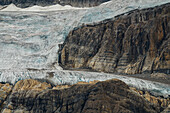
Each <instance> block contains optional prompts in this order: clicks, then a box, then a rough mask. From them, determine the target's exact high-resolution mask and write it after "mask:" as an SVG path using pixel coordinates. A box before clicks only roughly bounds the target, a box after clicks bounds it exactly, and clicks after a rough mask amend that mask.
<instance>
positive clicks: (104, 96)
mask: <svg viewBox="0 0 170 113" xmlns="http://www.w3.org/2000/svg"><path fill="white" fill-rule="evenodd" d="M21 83H22V82H21ZM22 85H23V84H21V86H22ZM24 86H25V85H23V87H24ZM27 86H29V85H27ZM29 89H30V88H29ZM6 112H9V113H11V112H23V113H66V112H67V113H68V112H69V113H99V112H100V113H104V112H106V113H121V112H126V113H127V112H128V113H132V112H133V113H155V112H160V109H158V108H157V107H154V106H152V105H151V104H150V103H149V102H148V101H146V100H145V99H144V98H143V97H141V96H140V95H138V94H137V93H135V92H134V91H132V90H131V89H130V88H129V87H128V86H127V85H126V84H125V83H124V82H122V81H120V80H117V79H113V80H108V81H104V82H97V83H96V82H92V83H90V84H87V83H79V84H76V85H73V86H70V87H69V88H68V87H67V88H61V89H60V88H59V89H44V90H41V91H40V90H34V88H33V89H30V90H27V89H23V90H15V91H13V92H12V94H11V95H10V98H9V103H8V106H7V107H6V108H5V109H4V113H6Z"/></svg>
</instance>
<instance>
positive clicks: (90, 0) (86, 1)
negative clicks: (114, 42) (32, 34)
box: [0, 0, 109, 8]
mask: <svg viewBox="0 0 170 113" xmlns="http://www.w3.org/2000/svg"><path fill="white" fill-rule="evenodd" d="M107 1H109V0H29V1H26V0H1V1H0V5H2V6H4V5H9V4H11V3H13V4H15V5H16V6H18V7H21V8H26V7H30V6H33V5H39V6H49V5H54V4H60V5H71V6H74V7H92V6H97V5H100V4H101V3H104V2H107Z"/></svg>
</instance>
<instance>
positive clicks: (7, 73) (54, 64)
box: [0, 0, 170, 95]
mask: <svg viewBox="0 0 170 113" xmlns="http://www.w3.org/2000/svg"><path fill="white" fill-rule="evenodd" d="M169 2H170V0H149V1H148V0H112V1H109V2H106V3H103V4H101V5H99V6H96V7H92V8H74V7H71V6H60V5H54V6H47V7H41V6H33V7H30V8H25V9H21V8H17V7H16V6H14V5H13V4H11V5H9V6H7V7H6V8H2V9H0V82H10V83H12V84H14V83H16V82H17V81H19V80H21V79H28V78H34V79H47V80H50V81H51V82H53V83H54V84H63V83H69V84H74V83H76V82H78V81H86V82H89V81H93V80H102V81H103V80H107V79H111V78H118V79H120V80H122V81H124V82H126V83H127V84H128V85H130V86H134V87H137V88H139V89H147V90H150V91H151V92H153V93H157V94H159V95H170V86H169V85H165V84H161V83H157V82H151V81H147V80H141V79H137V78H132V77H126V76H120V75H115V74H107V73H97V72H83V71H69V70H63V69H62V68H61V67H60V66H59V65H58V54H57V52H58V49H59V47H58V44H62V43H63V42H64V40H65V38H66V36H67V35H68V33H69V31H71V30H72V29H74V28H76V27H79V26H81V25H82V24H93V23H97V22H100V21H103V20H105V19H109V18H114V17H115V16H117V15H119V14H123V13H126V12H128V11H131V10H134V9H143V8H148V7H154V6H157V5H161V4H165V3H169ZM49 73H52V75H53V76H52V77H50V76H49V75H50V74H49Z"/></svg>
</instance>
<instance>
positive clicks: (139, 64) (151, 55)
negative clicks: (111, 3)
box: [59, 4, 170, 74]
mask: <svg viewBox="0 0 170 113" xmlns="http://www.w3.org/2000/svg"><path fill="white" fill-rule="evenodd" d="M169 33H170V4H165V5H161V6H157V7H154V8H148V9H144V10H134V11H131V12H130V13H127V14H124V15H123V14H122V15H120V16H117V17H116V18H115V19H110V20H106V21H103V22H100V23H98V24H91V25H84V26H81V27H80V28H77V29H75V30H73V31H71V32H70V33H69V35H68V36H67V38H66V40H65V42H64V44H63V45H61V50H60V52H59V53H60V61H59V62H60V63H61V65H62V66H63V67H64V68H67V69H72V68H74V69H75V68H76V69H77V68H78V69H81V68H85V69H91V70H96V71H104V72H120V73H127V74H137V73H148V72H149V73H152V72H164V73H167V74H169V73H170V49H169V48H170V43H169V42H170V34H169Z"/></svg>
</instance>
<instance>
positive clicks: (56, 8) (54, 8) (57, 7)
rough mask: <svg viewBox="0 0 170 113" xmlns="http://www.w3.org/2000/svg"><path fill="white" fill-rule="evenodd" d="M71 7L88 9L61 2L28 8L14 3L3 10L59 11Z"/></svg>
mask: <svg viewBox="0 0 170 113" xmlns="http://www.w3.org/2000/svg"><path fill="white" fill-rule="evenodd" d="M70 9H74V10H76V9H79V10H80V9H87V8H77V7H72V6H70V5H65V6H61V5H59V4H56V5H51V6H46V7H42V6H38V5H35V6H32V7H28V8H19V7H17V6H15V5H14V4H10V5H8V6H7V7H6V8H3V9H2V10H1V11H34V12H35V11H36V12H40V11H59V10H70Z"/></svg>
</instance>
